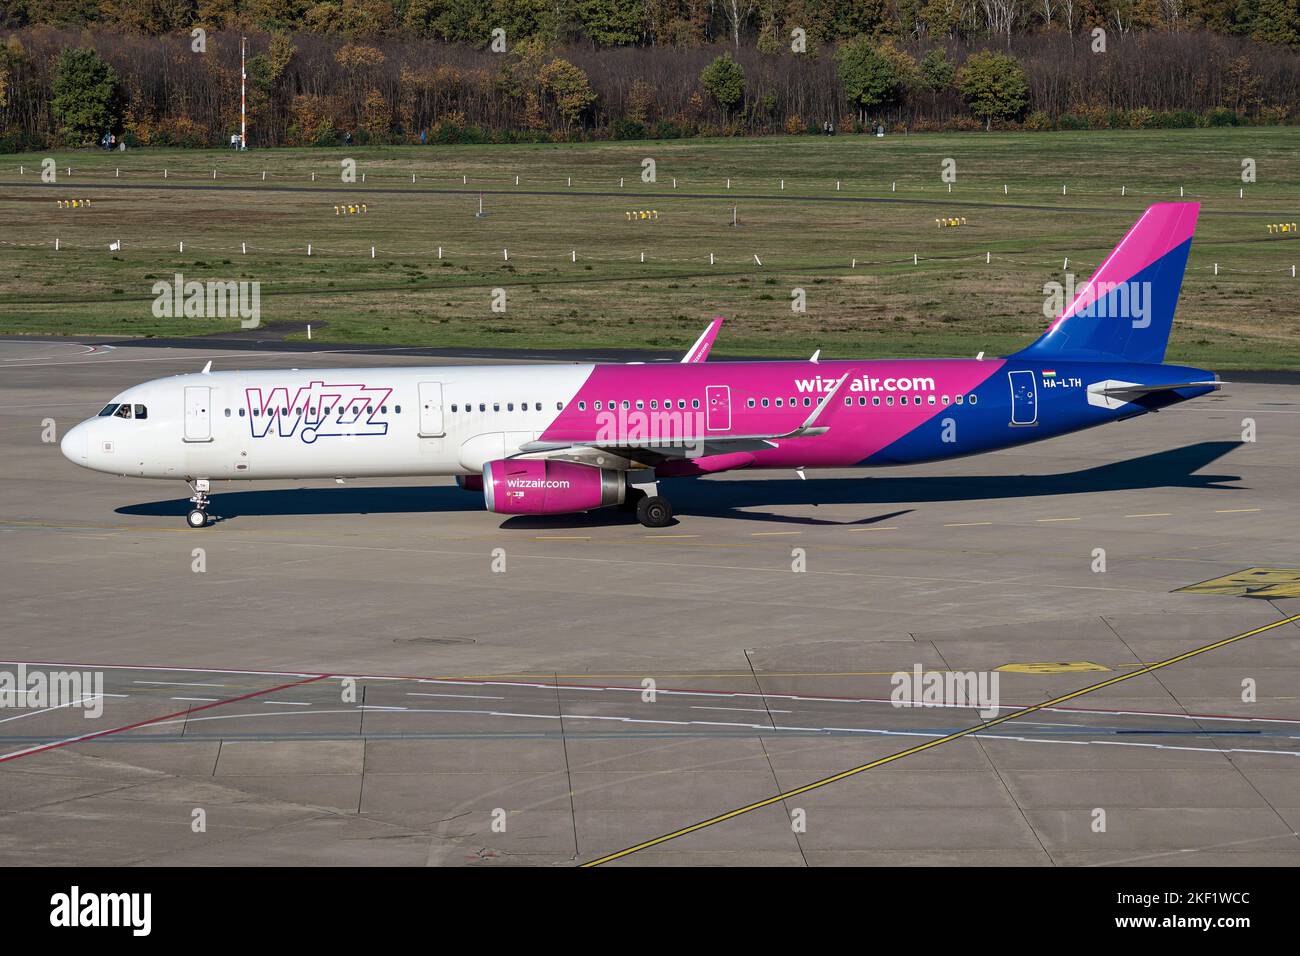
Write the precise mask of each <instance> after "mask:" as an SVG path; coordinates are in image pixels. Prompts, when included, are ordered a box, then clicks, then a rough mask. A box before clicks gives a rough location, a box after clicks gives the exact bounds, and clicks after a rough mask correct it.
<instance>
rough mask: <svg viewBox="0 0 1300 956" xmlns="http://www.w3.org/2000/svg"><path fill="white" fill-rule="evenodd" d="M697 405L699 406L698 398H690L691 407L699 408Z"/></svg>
mask: <svg viewBox="0 0 1300 956" xmlns="http://www.w3.org/2000/svg"><path fill="white" fill-rule="evenodd" d="M699 407H700V400H699V399H698V398H692V399H691V408H699Z"/></svg>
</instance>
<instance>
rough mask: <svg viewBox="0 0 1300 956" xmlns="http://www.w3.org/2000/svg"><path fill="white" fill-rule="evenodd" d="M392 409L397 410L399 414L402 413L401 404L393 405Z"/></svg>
mask: <svg viewBox="0 0 1300 956" xmlns="http://www.w3.org/2000/svg"><path fill="white" fill-rule="evenodd" d="M393 411H395V412H397V414H399V415H400V414H402V406H401V405H394V406H393Z"/></svg>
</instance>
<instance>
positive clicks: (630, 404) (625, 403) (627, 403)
mask: <svg viewBox="0 0 1300 956" xmlns="http://www.w3.org/2000/svg"><path fill="white" fill-rule="evenodd" d="M631 407H632V403H631V402H629V401H628V400H627V399H626V398H625V399H623V411H627V410H628V409H629V408H631Z"/></svg>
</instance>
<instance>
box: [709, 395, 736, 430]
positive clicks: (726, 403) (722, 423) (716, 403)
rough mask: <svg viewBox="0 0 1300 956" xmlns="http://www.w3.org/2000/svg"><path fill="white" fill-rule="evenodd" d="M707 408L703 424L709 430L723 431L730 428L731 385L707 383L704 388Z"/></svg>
mask: <svg viewBox="0 0 1300 956" xmlns="http://www.w3.org/2000/svg"><path fill="white" fill-rule="evenodd" d="M704 404H705V407H706V409H707V412H706V415H705V425H704V427H705V428H707V429H708V430H709V431H711V432H725V431H728V430H730V428H731V386H730V385H707V386H705V388H704Z"/></svg>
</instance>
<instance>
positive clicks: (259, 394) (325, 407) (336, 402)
mask: <svg viewBox="0 0 1300 956" xmlns="http://www.w3.org/2000/svg"><path fill="white" fill-rule="evenodd" d="M244 394H245V397H246V399H247V404H248V416H249V417H248V427H249V429H250V430H251V432H252V436H253V437H254V438H265V437H266V436H267V435H269V434H271V429H272V427H273V426H274V428H275V434H276V435H277V436H278V437H280V438H292V437H293V436H295V435H297V436H298V437H299V438H301V439H302V440H303V441H304V442H306V443H307V444H311V443H312V442H314V441H315V440H316V439H317V438H322V437H324V438H341V437H346V436H353V435H387V434H388V422H387V421H385V420H384V419H382V418H380V417H379V416H381V415H383V414H385V413H386V412H387V411H388V409H387V403H388V397H389V396H390V395H392V394H393V390H392V389H391V388H383V387H380V386H369V385H326V384H325V383H324V382H312V383H311V384H310V385H307V386H305V387H300V388H298V389H297V391H296V392H294V394H293V395H290V394H289V389H288V388H272V389H269V390H267V391H266V392H265V393H264V392H263V390H262V389H260V388H247V389H245V390H244Z"/></svg>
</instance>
